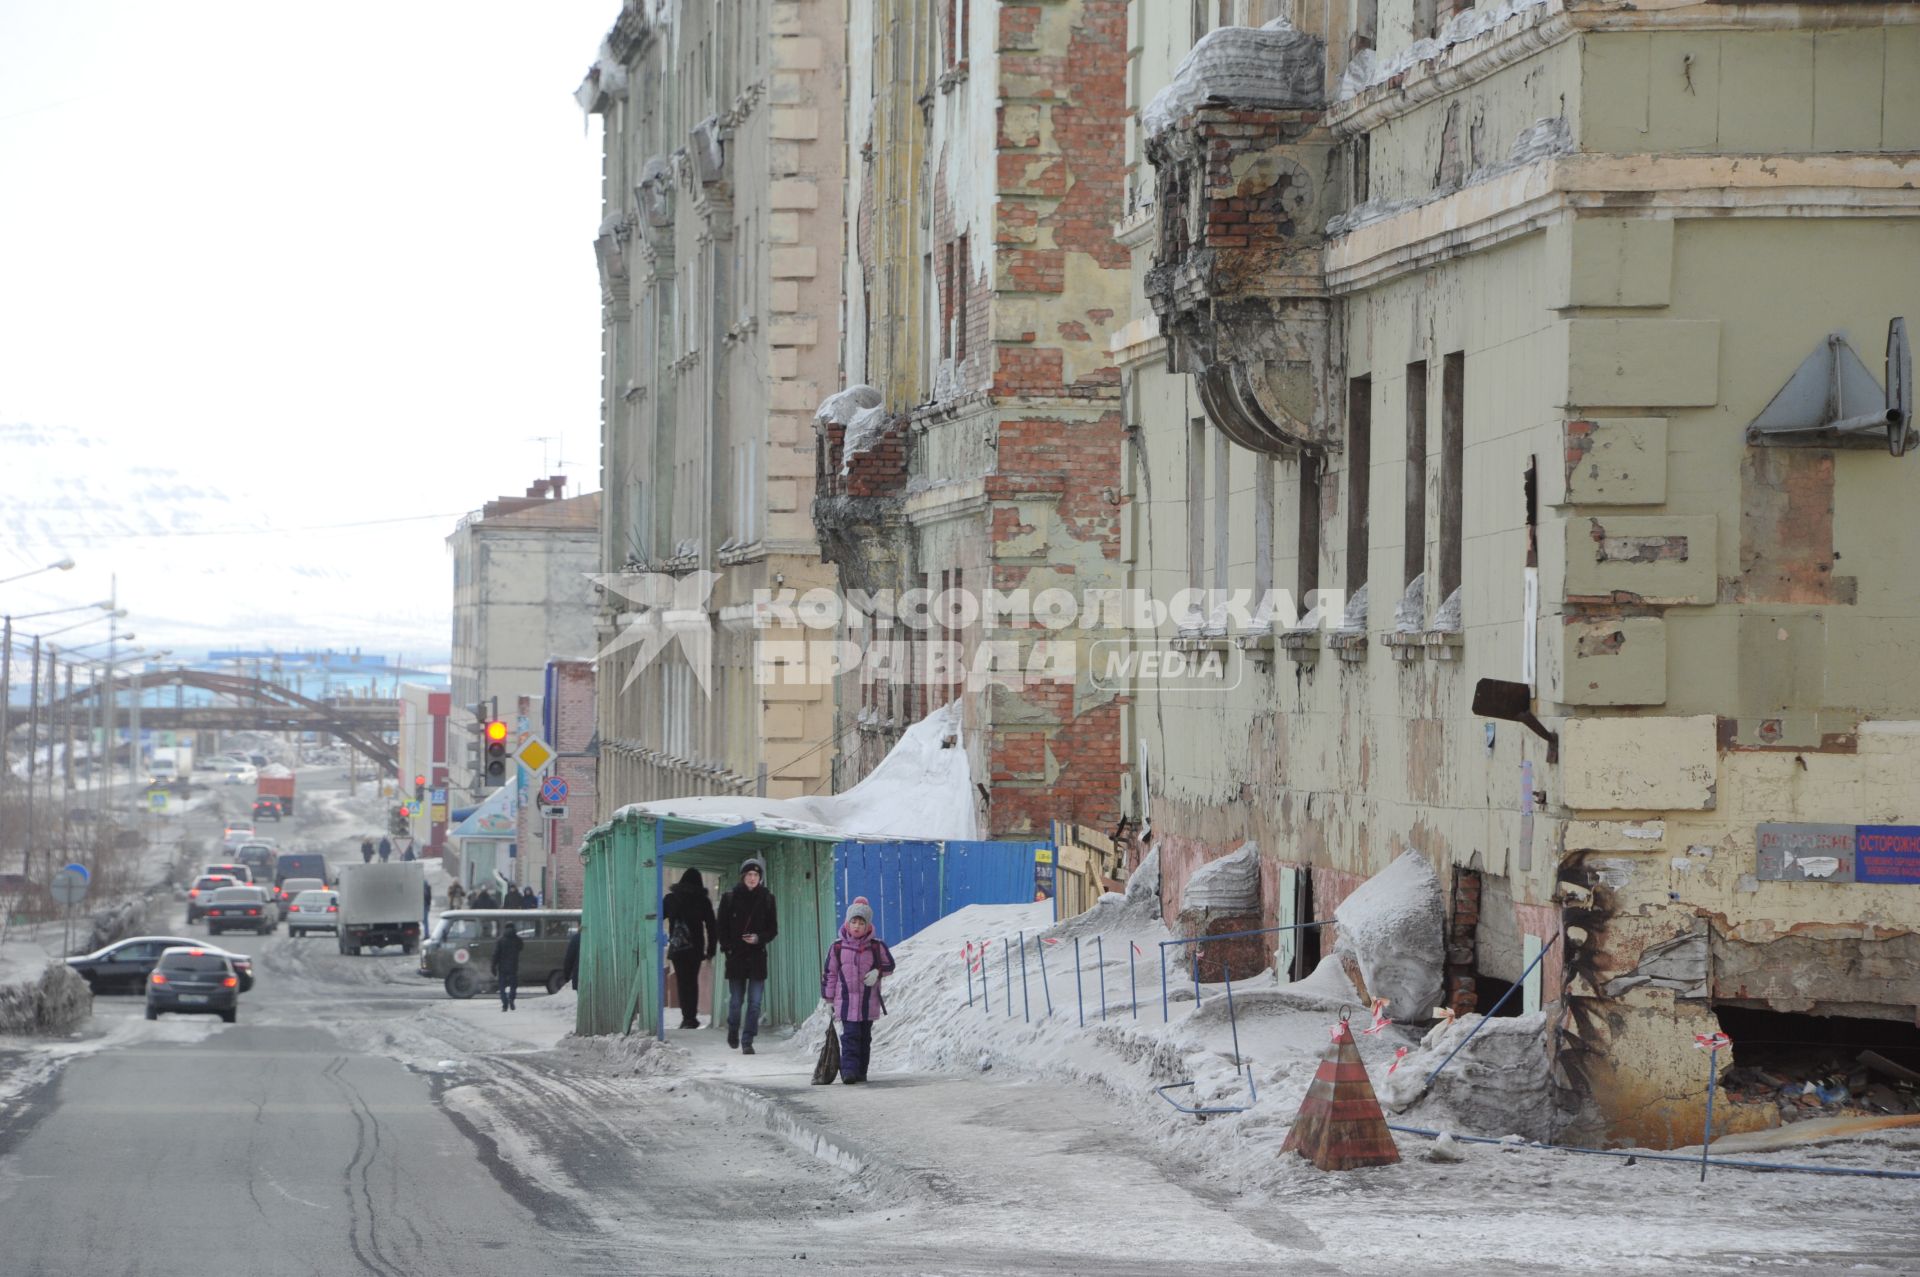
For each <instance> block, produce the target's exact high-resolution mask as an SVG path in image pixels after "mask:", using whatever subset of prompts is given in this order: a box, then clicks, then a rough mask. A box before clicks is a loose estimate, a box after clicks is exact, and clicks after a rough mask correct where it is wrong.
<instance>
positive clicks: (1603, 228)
mask: <svg viewBox="0 0 1920 1277" xmlns="http://www.w3.org/2000/svg"><path fill="white" fill-rule="evenodd" d="M1547 251H1548V255H1549V260H1552V261H1553V262H1554V263H1555V264H1556V266H1557V267H1559V268H1560V269H1562V270H1564V271H1565V274H1564V275H1563V276H1562V277H1561V279H1560V280H1559V281H1558V283H1559V287H1558V288H1557V289H1556V290H1555V291H1556V292H1557V293H1558V296H1556V297H1555V298H1554V299H1553V300H1552V303H1551V304H1552V305H1553V306H1554V307H1556V308H1559V309H1565V308H1569V307H1576V306H1665V305H1667V304H1668V303H1669V302H1670V301H1671V300H1672V295H1673V223H1672V222H1671V221H1668V220H1664V219H1661V220H1654V219H1649V218H1620V217H1603V218H1581V219H1579V220H1577V221H1567V222H1561V223H1559V224H1557V225H1555V226H1554V227H1552V228H1551V229H1550V230H1548V232H1547Z"/></svg>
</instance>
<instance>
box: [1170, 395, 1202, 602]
mask: <svg viewBox="0 0 1920 1277" xmlns="http://www.w3.org/2000/svg"><path fill="white" fill-rule="evenodd" d="M1206 579H1207V419H1206V418H1205V417H1195V418H1194V419H1193V420H1192V421H1191V422H1189V423H1188V424H1187V587H1188V588H1189V589H1195V590H1198V589H1201V588H1204V586H1205V585H1206ZM1175 622H1176V624H1179V625H1181V626H1183V627H1184V626H1187V625H1190V624H1191V621H1190V620H1189V619H1188V618H1185V617H1178V618H1175Z"/></svg>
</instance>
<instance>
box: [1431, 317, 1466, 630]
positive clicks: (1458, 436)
mask: <svg viewBox="0 0 1920 1277" xmlns="http://www.w3.org/2000/svg"><path fill="white" fill-rule="evenodd" d="M1466 396H1467V357H1466V354H1465V353H1464V352H1462V351H1458V350H1456V351H1454V352H1453V353H1452V354H1450V355H1448V356H1447V357H1446V361H1445V362H1444V363H1443V364H1442V365H1441V368H1440V564H1439V570H1440V588H1439V589H1438V590H1437V591H1435V593H1434V597H1435V598H1436V599H1438V600H1440V601H1441V602H1443V603H1444V602H1445V601H1446V600H1447V597H1448V596H1449V595H1451V594H1452V593H1453V592H1454V591H1455V590H1457V589H1459V588H1460V557H1461V543H1462V537H1463V520H1464V517H1465V513H1466V508H1465V507H1466V490H1465V487H1466Z"/></svg>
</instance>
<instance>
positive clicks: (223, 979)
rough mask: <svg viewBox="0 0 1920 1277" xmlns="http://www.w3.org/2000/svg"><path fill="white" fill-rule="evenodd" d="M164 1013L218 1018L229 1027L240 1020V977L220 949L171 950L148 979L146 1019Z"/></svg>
mask: <svg viewBox="0 0 1920 1277" xmlns="http://www.w3.org/2000/svg"><path fill="white" fill-rule="evenodd" d="M163 1011H172V1012H174V1013H175V1014H178V1015H218V1016H219V1017H220V1018H221V1019H222V1020H225V1021H226V1022H227V1023H228V1024H232V1023H233V1022H234V1021H235V1020H237V1019H238V1018H239V1016H240V977H239V975H238V974H237V973H236V972H235V971H234V969H233V963H232V962H230V961H228V959H227V955H226V954H224V953H221V952H220V951H219V950H218V949H188V948H175V949H169V950H167V951H166V952H165V953H163V954H161V955H160V961H159V962H158V963H157V964H156V965H155V966H154V968H153V974H152V975H150V976H148V977H147V1018H148V1019H149V1020H158V1019H159V1018H160V1015H161V1013H162V1012H163Z"/></svg>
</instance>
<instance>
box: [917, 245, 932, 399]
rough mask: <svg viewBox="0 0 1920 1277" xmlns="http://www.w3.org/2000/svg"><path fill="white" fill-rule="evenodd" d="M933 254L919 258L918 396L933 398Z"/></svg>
mask: <svg viewBox="0 0 1920 1277" xmlns="http://www.w3.org/2000/svg"><path fill="white" fill-rule="evenodd" d="M933 292H934V289H933V254H932V253H926V254H924V255H923V256H922V257H921V258H920V398H921V400H922V401H926V400H930V399H932V398H933V361H934V353H933V352H934V350H935V346H934V327H935V325H934V313H935V311H934V301H933Z"/></svg>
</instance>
